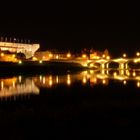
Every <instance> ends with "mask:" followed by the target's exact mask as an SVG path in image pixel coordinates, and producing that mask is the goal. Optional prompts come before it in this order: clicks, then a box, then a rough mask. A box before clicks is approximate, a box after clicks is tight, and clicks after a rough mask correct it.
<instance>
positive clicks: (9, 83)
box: [0, 76, 39, 98]
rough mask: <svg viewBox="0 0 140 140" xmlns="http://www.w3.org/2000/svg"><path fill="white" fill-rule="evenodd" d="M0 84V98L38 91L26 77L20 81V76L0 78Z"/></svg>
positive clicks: (36, 92)
mask: <svg viewBox="0 0 140 140" xmlns="http://www.w3.org/2000/svg"><path fill="white" fill-rule="evenodd" d="M18 79H19V80H18ZM0 84H1V85H0V87H1V88H0V98H2V97H11V96H18V95H28V94H31V93H35V94H38V93H39V89H38V87H36V85H35V84H34V82H33V80H31V79H26V80H25V81H24V82H23V83H21V76H19V78H8V79H0Z"/></svg>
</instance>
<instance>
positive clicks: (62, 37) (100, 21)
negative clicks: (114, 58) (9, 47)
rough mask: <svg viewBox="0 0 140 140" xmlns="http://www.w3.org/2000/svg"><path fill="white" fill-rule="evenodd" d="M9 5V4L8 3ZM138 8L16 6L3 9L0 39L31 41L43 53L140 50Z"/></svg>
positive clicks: (113, 5)
mask: <svg viewBox="0 0 140 140" xmlns="http://www.w3.org/2000/svg"><path fill="white" fill-rule="evenodd" d="M8 3H9V2H8ZM136 5H137V4H132V3H117V2H113V3H107V2H104V3H100V2H98V3H97V2H94V3H82V2H81V3H61V2H60V1H59V2H57V3H56V2H52V3H48V2H46V3H45V2H41V1H40V2H34V3H33V2H32V3H29V2H25V1H24V2H22V1H21V2H16V3H13V2H12V3H9V4H8V6H7V5H6V4H3V7H2V8H1V10H0V12H1V20H0V36H7V37H16V38H24V39H31V40H32V42H38V43H40V44H41V49H42V50H45V49H53V48H56V49H59V50H61V49H64V50H80V49H82V48H91V47H92V48H94V49H98V50H101V51H102V50H104V49H105V48H108V49H109V51H111V53H112V54H113V55H115V54H116V55H118V56H119V55H121V53H122V52H124V51H126V52H127V53H129V54H130V55H134V54H135V51H136V50H137V49H139V50H140V27H139V24H138V23H137V21H138V20H139V14H138V9H139V7H138V6H136Z"/></svg>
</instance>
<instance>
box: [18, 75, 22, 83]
mask: <svg viewBox="0 0 140 140" xmlns="http://www.w3.org/2000/svg"><path fill="white" fill-rule="evenodd" d="M18 79H19V82H20V83H21V80H22V76H21V75H20V76H19V77H18Z"/></svg>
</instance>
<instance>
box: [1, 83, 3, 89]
mask: <svg viewBox="0 0 140 140" xmlns="http://www.w3.org/2000/svg"><path fill="white" fill-rule="evenodd" d="M3 87H4V82H3V81H1V89H3Z"/></svg>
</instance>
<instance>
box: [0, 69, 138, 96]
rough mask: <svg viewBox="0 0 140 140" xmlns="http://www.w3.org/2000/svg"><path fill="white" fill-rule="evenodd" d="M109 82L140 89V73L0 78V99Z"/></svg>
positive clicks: (133, 71) (117, 71) (90, 73)
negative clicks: (77, 84)
mask: <svg viewBox="0 0 140 140" xmlns="http://www.w3.org/2000/svg"><path fill="white" fill-rule="evenodd" d="M111 80H115V81H121V83H122V85H123V86H127V82H128V81H130V80H131V81H132V80H133V81H134V83H135V85H136V87H137V88H139V87H140V71H136V70H131V71H128V70H101V71H94V70H88V71H82V72H78V73H68V74H64V75H56V74H46V75H37V76H30V77H25V76H21V75H19V76H16V77H11V78H0V98H8V97H16V96H19V95H31V94H34V95H38V94H39V93H40V89H41V88H53V87H55V86H57V85H61V84H62V85H67V86H71V85H73V84H74V83H75V82H80V83H81V85H83V86H84V85H90V86H91V87H93V86H96V85H98V84H100V85H103V86H104V85H105V86H107V85H109V84H112V83H111Z"/></svg>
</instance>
